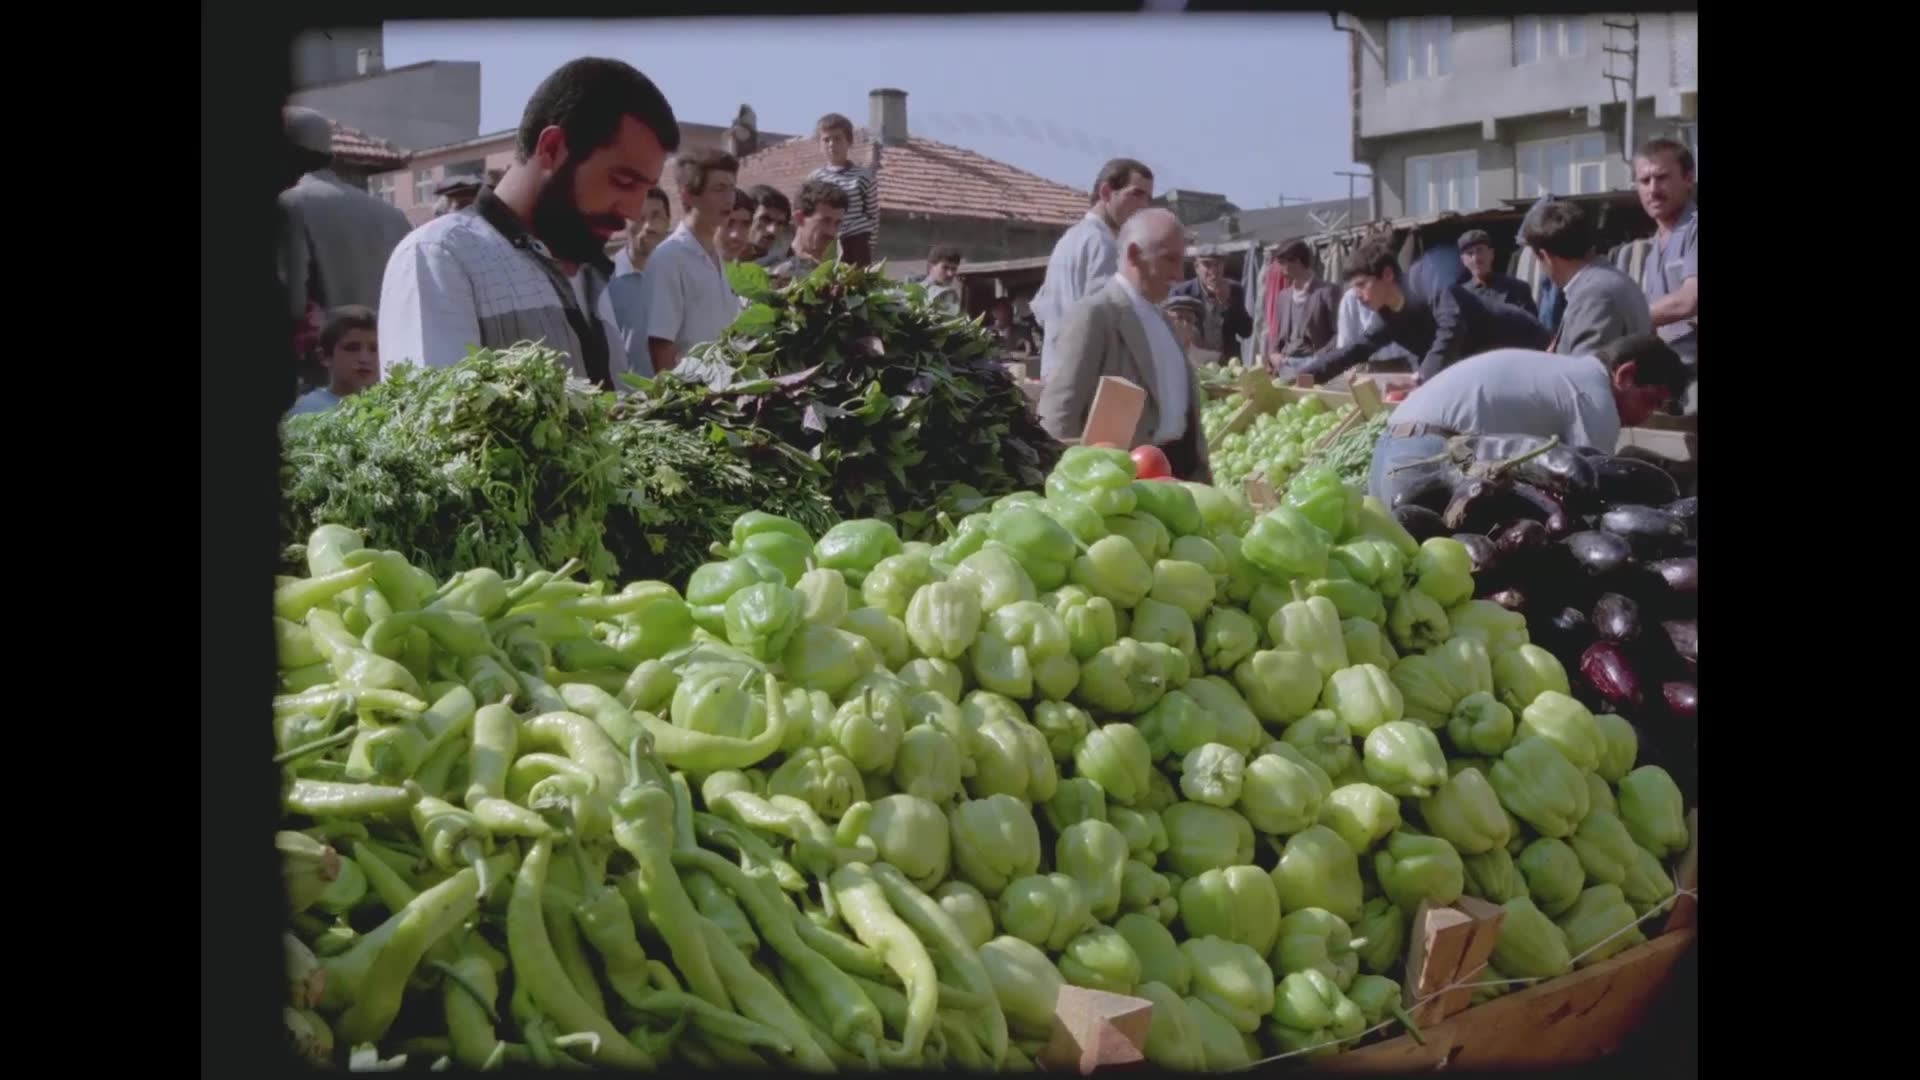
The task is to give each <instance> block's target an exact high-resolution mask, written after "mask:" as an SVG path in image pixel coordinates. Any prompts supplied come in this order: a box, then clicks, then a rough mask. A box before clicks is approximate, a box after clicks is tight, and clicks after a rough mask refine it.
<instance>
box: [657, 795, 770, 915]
mask: <svg viewBox="0 0 1920 1080" xmlns="http://www.w3.org/2000/svg"><path fill="white" fill-rule="evenodd" d="M669 783H671V784H672V785H673V849H674V851H675V852H676V853H679V852H683V851H699V850H700V844H699V842H698V841H696V840H695V839H694V837H693V794H692V792H691V791H689V790H688V788H687V778H686V777H685V776H684V775H682V774H680V773H674V774H673V776H672V778H671V780H670V781H669ZM680 880H681V882H682V883H683V884H684V885H686V888H687V895H688V896H691V897H693V906H694V907H695V908H696V909H698V910H699V912H700V914H702V915H705V916H706V917H707V918H708V919H710V920H712V921H713V924H714V925H715V926H718V927H719V928H720V930H721V932H723V933H725V934H726V935H727V940H729V941H731V942H733V943H734V945H735V946H736V947H737V948H739V949H740V950H741V951H742V952H746V953H752V952H753V951H754V950H755V949H758V948H759V947H760V939H759V938H758V937H757V936H755V935H754V932H753V926H752V925H751V924H750V923H748V921H747V913H746V912H744V911H742V910H740V905H739V903H738V902H737V901H735V900H734V898H733V897H732V896H730V895H728V893H727V891H726V890H725V889H722V888H721V887H720V884H719V882H716V881H714V880H713V878H712V877H710V876H708V875H707V874H705V873H702V872H701V871H699V870H694V871H692V872H691V873H688V872H685V871H682V872H681V874H680Z"/></svg>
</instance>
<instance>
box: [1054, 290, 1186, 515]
mask: <svg viewBox="0 0 1920 1080" xmlns="http://www.w3.org/2000/svg"><path fill="white" fill-rule="evenodd" d="M1159 317H1160V318H1162V319H1165V318H1166V316H1164V315H1161V316H1159ZM1169 329H1171V327H1169ZM1054 356H1055V360H1054V364H1055V366H1054V368H1053V370H1052V371H1051V372H1050V373H1048V375H1047V377H1046V383H1045V384H1044V385H1043V386H1042V387H1041V388H1040V404H1039V413H1040V424H1041V426H1042V427H1044V428H1046V429H1047V431H1048V432H1049V433H1051V434H1052V435H1053V437H1054V438H1056V439H1077V438H1079V437H1080V434H1081V432H1082V431H1083V430H1085V428H1086V424H1087V412H1088V411H1089V410H1090V409H1091V408H1092V407H1093V395H1094V392H1095V391H1096V390H1097V389H1099V386H1100V378H1101V376H1103V375H1117V376H1119V377H1120V378H1123V379H1126V380H1127V381H1128V382H1131V383H1134V384H1136V385H1138V386H1140V387H1143V388H1144V389H1145V390H1146V391H1147V404H1146V408H1145V409H1143V410H1141V413H1140V423H1139V424H1138V425H1137V426H1136V427H1135V429H1134V432H1133V445H1134V446H1144V445H1146V444H1148V443H1151V442H1152V441H1153V436H1154V433H1155V432H1156V431H1158V430H1159V429H1160V404H1159V402H1158V401H1156V400H1155V398H1156V397H1157V395H1156V394H1155V392H1154V389H1155V387H1157V386H1159V385H1160V383H1159V379H1158V378H1156V377H1155V373H1154V367H1153V349H1152V346H1151V345H1149V344H1148V342H1147V328H1146V327H1145V326H1143V325H1141V323H1140V318H1139V316H1138V315H1137V314H1136V313H1135V312H1134V309H1133V301H1132V299H1131V298H1129V297H1128V296H1127V291H1126V288H1125V287H1124V286H1122V285H1121V284H1120V283H1119V282H1118V281H1108V282H1107V283H1106V285H1105V286H1103V287H1102V288H1101V289H1100V290H1099V291H1098V292H1095V293H1094V294H1093V295H1091V296H1087V297H1083V298H1081V300H1080V301H1079V302H1078V303H1076V304H1075V305H1074V306H1073V307H1072V308H1071V309H1069V310H1068V312H1067V317H1066V321H1065V322H1064V323H1062V324H1061V327H1060V336H1059V338H1058V339H1057V341H1056V344H1055V353H1054ZM1187 380H1188V391H1187V430H1186V434H1184V435H1182V436H1181V437H1180V438H1179V439H1178V440H1177V441H1176V442H1175V443H1174V445H1173V447H1171V448H1167V457H1168V459H1169V461H1170V462H1171V463H1172V465H1173V467H1174V472H1175V473H1176V474H1177V475H1179V477H1180V478H1181V479H1182V480H1198V481H1201V482H1203V483H1204V482H1207V481H1208V480H1209V478H1210V477H1211V472H1210V471H1209V469H1208V466H1207V440H1206V436H1205V434H1204V433H1203V432H1202V431H1201V428H1200V403H1201V392H1200V379H1199V376H1198V374H1197V373H1196V372H1195V371H1193V369H1192V367H1191V366H1189V367H1188V369H1187ZM1182 459H1184V460H1182Z"/></svg>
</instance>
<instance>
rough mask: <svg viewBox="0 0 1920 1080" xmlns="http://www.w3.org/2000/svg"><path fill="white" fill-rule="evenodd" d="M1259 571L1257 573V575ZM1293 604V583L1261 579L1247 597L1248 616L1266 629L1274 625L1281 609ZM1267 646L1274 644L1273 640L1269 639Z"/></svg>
mask: <svg viewBox="0 0 1920 1080" xmlns="http://www.w3.org/2000/svg"><path fill="white" fill-rule="evenodd" d="M1257 572H1258V571H1256V573H1257ZM1292 602H1293V583H1292V582H1290V581H1289V582H1277V581H1268V580H1267V579H1265V578H1261V579H1259V580H1258V581H1256V582H1255V583H1254V588H1253V592H1252V593H1251V594H1249V595H1248V597H1247V614H1249V615H1251V616H1253V621H1254V622H1257V623H1259V624H1260V626H1261V627H1262V628H1263V629H1264V628H1266V627H1268V626H1270V625H1272V623H1273V617H1274V616H1275V615H1277V614H1279V612H1280V609H1281V608H1283V607H1286V606H1287V605H1288V604H1290V603H1292ZM1267 644H1269V645H1271V644H1273V638H1272V637H1268V638H1267Z"/></svg>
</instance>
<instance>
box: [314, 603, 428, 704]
mask: <svg viewBox="0 0 1920 1080" xmlns="http://www.w3.org/2000/svg"><path fill="white" fill-rule="evenodd" d="M307 629H308V630H309V631H310V632H311V633H312V634H313V643H314V647H316V648H318V649H319V650H320V655H322V656H324V657H326V658H327V663H329V664H331V665H332V666H333V673H334V675H335V676H336V677H338V678H339V680H340V681H341V682H343V683H345V684H347V685H348V686H355V687H360V688H363V689H367V690H399V691H402V692H404V693H407V694H411V695H412V696H413V697H414V698H416V699H417V698H418V697H419V696H420V680H419V679H417V678H415V677H414V675H413V673H412V672H410V671H408V670H407V669H406V668H405V667H403V666H401V665H400V664H398V663H396V662H394V661H392V660H389V659H387V658H386V657H384V656H379V655H377V654H374V653H370V652H368V651H367V650H366V649H364V648H361V647H360V639H359V638H357V637H355V636H354V634H353V633H352V631H350V630H348V629H347V626H346V623H344V622H342V621H341V619H340V616H338V615H336V614H334V613H333V612H331V611H328V610H327V609H326V608H314V609H313V610H312V611H309V612H307Z"/></svg>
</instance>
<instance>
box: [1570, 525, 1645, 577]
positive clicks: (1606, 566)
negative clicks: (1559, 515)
mask: <svg viewBox="0 0 1920 1080" xmlns="http://www.w3.org/2000/svg"><path fill="white" fill-rule="evenodd" d="M1563 543H1564V546H1565V547H1566V549H1567V550H1568V551H1570V552H1572V553H1573V559H1574V561H1575V562H1576V563H1578V564H1580V569H1581V570H1583V571H1585V572H1586V575H1587V576H1588V577H1595V578H1598V577H1609V576H1611V575H1613V574H1615V573H1617V572H1618V571H1619V570H1620V568H1621V567H1623V566H1625V565H1627V561H1628V560H1629V559H1632V558H1633V546H1632V545H1631V544H1628V543H1627V542H1626V541H1625V540H1623V539H1621V538H1620V537H1618V536H1615V535H1613V534H1612V533H1608V532H1582V533H1574V534H1573V535H1572V536H1569V537H1567V538H1566V540H1565V541H1564V542H1563Z"/></svg>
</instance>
